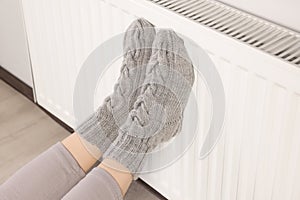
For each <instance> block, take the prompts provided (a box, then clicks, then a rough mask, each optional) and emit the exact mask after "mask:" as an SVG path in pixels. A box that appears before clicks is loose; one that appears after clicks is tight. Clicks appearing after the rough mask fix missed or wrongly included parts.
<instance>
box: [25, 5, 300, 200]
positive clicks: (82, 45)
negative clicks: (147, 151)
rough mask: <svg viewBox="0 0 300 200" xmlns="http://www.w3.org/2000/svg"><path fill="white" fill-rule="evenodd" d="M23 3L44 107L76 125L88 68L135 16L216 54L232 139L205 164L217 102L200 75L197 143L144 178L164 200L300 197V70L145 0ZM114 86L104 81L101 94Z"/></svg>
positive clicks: (224, 138) (227, 135)
mask: <svg viewBox="0 0 300 200" xmlns="http://www.w3.org/2000/svg"><path fill="white" fill-rule="evenodd" d="M23 6H24V15H25V23H26V29H27V32H28V37H29V38H28V40H29V48H30V54H31V59H32V65H33V74H34V82H35V89H36V95H37V101H38V103H39V104H40V105H42V106H43V107H45V108H46V109H47V110H49V111H50V112H52V113H53V114H55V115H56V116H58V117H59V118H60V119H62V120H63V121H64V122H66V123H67V124H69V125H70V126H72V127H74V125H75V122H74V117H73V115H74V113H73V110H72V103H73V102H72V97H73V96H72V95H73V90H74V84H75V80H76V76H77V74H78V72H79V69H80V66H81V64H82V63H83V62H84V60H85V59H86V57H87V56H88V55H89V53H91V52H92V51H93V50H94V49H95V48H96V47H97V46H98V45H99V44H101V42H103V41H105V40H107V39H109V38H110V37H111V36H113V35H116V34H117V33H120V32H122V31H124V30H125V29H126V27H127V26H128V25H129V23H130V22H131V21H132V20H133V19H135V18H136V17H137V16H142V17H144V18H146V19H148V20H150V21H151V22H152V23H154V24H155V25H157V26H158V27H170V26H171V28H174V29H175V30H176V31H178V32H179V33H181V34H183V35H186V36H187V37H189V38H191V39H193V40H194V41H196V42H197V43H198V44H199V45H200V46H201V47H202V48H204V49H205V51H206V52H207V53H208V54H209V56H210V57H211V59H212V61H213V62H214V63H215V65H216V67H217V69H218V71H219V73H220V76H221V78H222V80H223V84H224V88H225V94H226V100H227V109H226V112H227V113H226V123H225V127H224V134H223V135H222V137H221V139H220V141H219V143H218V145H217V146H216V148H215V149H214V151H213V152H212V153H211V155H210V156H209V157H208V158H206V159H205V160H201V161H200V160H198V159H197V157H198V155H199V151H200V148H199V144H200V141H202V140H203V138H204V137H205V135H204V133H205V131H206V130H207V128H208V124H209V118H208V113H209V109H208V107H209V104H210V98H209V95H207V93H206V92H203V91H205V86H204V85H203V83H202V82H201V80H199V79H200V77H197V79H198V84H197V86H195V88H194V89H195V92H196V96H197V98H198V100H199V105H198V106H199V110H200V121H199V124H200V125H201V126H200V127H199V137H198V141H197V142H195V143H194V145H193V146H192V147H191V148H190V149H189V151H188V152H187V153H186V154H185V155H184V157H183V158H182V159H180V160H179V161H178V162H176V163H175V164H173V165H172V166H170V167H168V168H167V169H164V170H162V171H160V172H156V173H152V174H148V175H144V176H142V178H143V180H145V181H146V182H148V183H149V184H150V185H151V186H152V187H154V188H155V189H157V190H158V191H159V192H161V193H162V194H163V195H165V196H166V197H168V198H169V199H173V200H182V199H184V200H196V199H201V200H202V199H203V200H218V199H226V200H227V199H228V200H232V199H241V200H244V199H255V200H266V199H270V200H271V199H278V200H279V199H295V200H296V199H299V198H300V194H299V192H298V188H299V186H300V172H299V170H297V169H299V167H300V160H299V148H298V147H299V146H300V144H299V143H300V138H299V137H300V135H299V128H300V78H299V77H300V71H299V69H298V68H297V67H295V66H293V65H291V64H288V63H286V62H283V61H282V60H279V59H278V58H275V57H273V56H271V55H269V54H266V53H264V52H261V51H259V50H257V49H255V48H253V47H251V46H249V45H247V44H243V43H240V42H239V41H236V40H234V39H232V38H229V37H227V36H225V35H222V34H220V33H218V32H216V31H213V30H211V29H209V28H207V27H204V26H202V25H200V24H197V23H195V22H193V21H191V20H188V19H187V18H184V17H182V16H179V15H178V14H176V13H174V12H171V11H169V10H166V9H164V8H162V7H160V6H157V5H154V4H153V3H151V2H148V1H144V0H131V1H124V0H109V1H100V0H85V1H84V0H72V1H71V0H65V1H60V0H42V1H38V0H23ZM113 72H116V73H118V70H117V68H114V69H113ZM113 83H114V80H113V81H112V80H106V81H105V82H104V83H103V87H105V88H104V89H103V90H105V91H109V88H112V85H113ZM88 84H89V82H88V80H87V87H88V86H89V85H88ZM104 93H105V94H106V92H104ZM103 96H104V94H103V95H102V94H100V95H99V98H100V97H103ZM83 98H84V97H83ZM99 103H100V102H99ZM162 159H163V158H162Z"/></svg>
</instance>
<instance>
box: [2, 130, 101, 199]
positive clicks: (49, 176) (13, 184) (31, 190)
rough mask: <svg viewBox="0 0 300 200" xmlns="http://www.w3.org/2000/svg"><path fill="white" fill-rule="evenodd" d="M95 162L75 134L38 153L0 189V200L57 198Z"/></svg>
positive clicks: (75, 182) (76, 181)
mask: <svg viewBox="0 0 300 200" xmlns="http://www.w3.org/2000/svg"><path fill="white" fill-rule="evenodd" d="M95 162H96V159H95V158H93V156H91V155H90V154H89V152H87V151H86V149H85V147H84V146H83V145H82V143H81V141H80V140H79V138H78V135H77V134H76V133H74V134H72V135H71V136H69V137H67V138H66V139H65V140H63V141H62V142H59V143H57V144H55V145H53V146H52V147H51V148H49V149H48V150H46V151H45V152H43V153H42V154H40V155H39V156H38V157H36V158H35V159H34V160H32V161H31V162H29V163H28V164H26V165H25V166H24V167H22V168H21V169H19V170H18V171H17V172H16V173H15V174H14V175H13V176H12V177H10V178H9V179H8V180H7V181H6V182H5V183H3V184H2V185H1V186H0V197H1V200H2V199H3V200H27V199H28V200H34V199H37V200H40V199H43V200H48V199H49V200H56V199H61V198H62V197H63V196H64V195H65V194H66V193H67V192H68V191H69V190H70V189H71V188H72V187H73V186H74V185H76V184H77V183H78V182H79V181H80V180H81V179H82V178H83V177H84V176H85V173H86V172H87V171H88V170H89V169H90V168H91V167H92V166H93V165H94V164H95Z"/></svg>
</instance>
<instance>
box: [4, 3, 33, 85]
mask: <svg viewBox="0 0 300 200" xmlns="http://www.w3.org/2000/svg"><path fill="white" fill-rule="evenodd" d="M0 65H1V66H2V67H3V68H5V69H6V70H7V71H9V72H10V73H12V74H14V75H15V76H16V77H18V78H19V79H20V80H22V81H23V82H25V83H26V84H27V85H29V86H30V87H33V82H32V77H31V67H30V59H29V53H28V45H27V36H26V32H25V27H24V19H23V11H22V2H21V0H0Z"/></svg>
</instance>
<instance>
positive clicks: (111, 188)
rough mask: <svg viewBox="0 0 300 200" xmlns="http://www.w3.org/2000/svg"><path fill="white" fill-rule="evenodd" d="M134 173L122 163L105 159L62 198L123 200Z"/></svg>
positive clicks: (72, 199) (66, 199)
mask: <svg viewBox="0 0 300 200" xmlns="http://www.w3.org/2000/svg"><path fill="white" fill-rule="evenodd" d="M131 182H132V174H131V173H130V172H129V171H128V170H127V169H126V168H125V167H124V166H122V165H121V164H120V163H118V162H116V161H113V160H104V161H103V162H102V163H101V164H100V165H99V166H98V167H95V168H94V169H93V170H92V171H91V172H90V173H89V174H88V175H87V176H86V177H85V178H84V179H82V180H81V181H80V182H79V183H78V184H77V185H76V186H74V187H73V188H72V190H71V191H70V192H68V193H67V194H66V195H65V196H64V197H63V199H62V200H82V199H89V200H122V199H123V196H124V195H125V194H126V192H127V190H128V188H129V186H130V184H131Z"/></svg>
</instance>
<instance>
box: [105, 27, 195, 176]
mask: <svg viewBox="0 0 300 200" xmlns="http://www.w3.org/2000/svg"><path fill="white" fill-rule="evenodd" d="M193 83H194V69H193V65H192V63H191V60H190V59H189V57H188V54H187V51H186V49H185V46H184V42H183V40H182V39H181V38H179V36H177V35H176V33H175V32H174V31H172V30H160V31H159V32H158V33H157V35H156V38H155V41H154V44H153V51H152V56H151V59H150V61H149V64H148V66H147V71H146V78H145V81H144V84H143V87H142V88H141V95H140V96H139V97H138V98H137V101H136V102H135V103H134V106H133V110H132V111H131V112H130V114H129V116H128V118H127V121H126V122H125V123H124V124H123V126H122V127H121V129H120V130H119V134H118V137H117V138H116V139H115V141H114V142H113V143H112V145H111V146H110V147H109V148H108V150H107V151H106V152H105V154H104V158H110V159H114V160H116V161H118V162H120V163H121V164H123V165H124V166H125V167H127V168H128V169H129V170H130V171H131V172H132V173H138V172H140V171H141V169H142V167H143V160H144V157H145V155H146V153H149V152H151V151H152V150H153V149H154V148H156V147H157V145H158V144H160V143H162V142H166V141H168V140H170V139H171V138H172V137H174V136H175V135H176V134H178V133H179V132H180V131H181V127H182V119H183V111H184V108H185V106H186V104H187V101H188V97H189V94H190V92H191V88H192V85H193Z"/></svg>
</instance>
